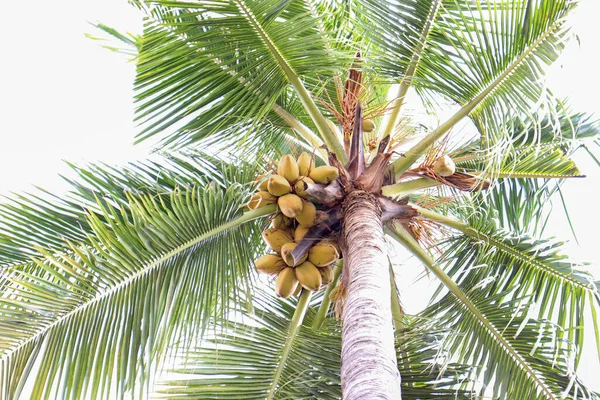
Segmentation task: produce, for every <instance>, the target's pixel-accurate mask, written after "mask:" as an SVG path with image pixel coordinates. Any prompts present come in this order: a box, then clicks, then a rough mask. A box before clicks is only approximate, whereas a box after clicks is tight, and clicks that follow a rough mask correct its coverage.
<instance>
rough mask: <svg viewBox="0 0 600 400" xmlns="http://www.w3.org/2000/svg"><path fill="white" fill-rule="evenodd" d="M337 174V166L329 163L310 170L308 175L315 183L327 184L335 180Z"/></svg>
mask: <svg viewBox="0 0 600 400" xmlns="http://www.w3.org/2000/svg"><path fill="white" fill-rule="evenodd" d="M339 175H340V172H339V171H338V169H337V168H335V167H332V166H330V165H323V166H321V167H317V168H315V169H313V170H312V171H310V174H309V175H308V176H309V178H310V179H312V180H313V181H315V182H316V183H321V184H323V185H327V184H329V183H331V182H333V181H335V180H336V179H337V178H338V176H339Z"/></svg>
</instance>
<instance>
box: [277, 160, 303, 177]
mask: <svg viewBox="0 0 600 400" xmlns="http://www.w3.org/2000/svg"><path fill="white" fill-rule="evenodd" d="M277 173H278V174H279V175H281V176H283V177H284V178H285V179H287V180H288V182H289V183H293V182H295V181H296V179H298V177H299V176H300V172H299V170H298V163H297V162H296V160H295V159H294V157H292V156H291V155H289V154H286V155H285V156H283V157H281V159H280V160H279V165H278V166H277Z"/></svg>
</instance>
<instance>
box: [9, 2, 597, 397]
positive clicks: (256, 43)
mask: <svg viewBox="0 0 600 400" xmlns="http://www.w3.org/2000/svg"><path fill="white" fill-rule="evenodd" d="M133 4H134V5H136V6H137V7H138V8H139V9H140V10H141V11H142V12H143V13H144V18H145V26H144V32H143V34H142V35H141V36H140V37H134V36H128V35H122V34H120V33H118V32H115V31H113V30H111V29H110V28H107V27H102V26H100V27H101V28H103V29H105V30H106V31H107V32H109V33H111V34H113V35H114V36H116V37H117V38H119V39H121V40H122V41H124V42H125V43H126V44H127V45H128V46H132V47H133V48H134V49H135V50H136V53H137V56H136V59H135V60H136V63H137V79H136V82H135V89H136V102H137V120H138V121H139V123H140V125H141V132H140V134H139V140H144V139H147V138H151V137H153V138H159V140H160V146H159V148H158V149H157V153H156V154H154V155H152V156H151V157H150V159H149V160H148V161H146V162H142V163H132V164H130V165H128V166H124V167H111V166H107V165H90V166H86V167H81V166H76V165H73V168H74V170H75V171H76V173H77V175H78V178H77V179H73V180H72V181H71V184H72V190H71V191H70V192H69V193H67V194H66V195H64V196H54V195H52V194H49V193H47V192H44V191H40V192H39V193H34V194H23V195H18V196H15V197H14V198H13V199H12V200H11V201H8V202H6V203H5V204H3V205H1V206H0V215H1V217H0V234H1V236H0V264H1V265H2V273H1V275H0V278H1V280H0V285H2V298H1V305H0V307H1V308H0V309H1V312H0V356H1V364H0V371H1V373H0V382H1V386H0V388H1V390H0V393H1V396H2V398H6V399H14V398H19V396H29V397H27V398H33V399H37V398H73V399H81V398H93V399H96V398H126V397H139V398H147V397H148V396H152V397H153V398H196V399H211V398H214V399H239V398H247V399H250V398H256V399H264V398H269V399H273V398H293V399H301V398H306V399H309V398H310V399H313V398H318V399H337V398H340V397H341V396H342V395H343V397H344V398H345V399H365V398H369V399H371V398H373V399H375V398H381V399H398V398H400V391H402V396H403V398H405V399H408V398H410V399H429V398H454V397H456V398H472V397H476V396H493V398H502V399H538V398H539V399H558V398H564V397H568V398H577V399H579V398H586V399H587V398H598V396H597V394H595V393H593V392H592V391H590V390H589V389H587V388H586V387H585V386H584V384H583V383H582V382H581V381H580V380H579V378H578V377H577V374H576V370H577V367H578V364H579V360H580V357H581V355H582V351H583V344H584V342H585V343H589V342H590V340H589V339H590V338H589V337H588V336H589V332H586V330H585V328H584V327H589V326H590V324H591V325H592V327H593V332H594V334H593V335H595V338H596V348H597V349H598V353H599V357H600V328H599V327H598V318H597V314H598V310H599V308H600V293H599V288H600V285H599V283H598V281H595V280H594V279H593V277H592V275H591V274H590V273H589V272H586V271H585V269H584V268H581V265H579V264H575V263H573V262H571V261H569V260H567V259H566V258H565V257H564V256H563V255H562V254H561V252H560V243H557V242H554V241H551V240H547V239H543V238H542V235H543V230H544V229H543V228H544V225H545V221H546V219H547V217H548V215H549V212H550V209H549V208H548V206H547V205H548V200H549V199H550V197H551V196H552V195H553V193H555V192H556V191H557V190H558V189H559V187H560V183H561V182H562V180H563V179H567V178H575V177H580V176H581V173H580V172H579V170H578V169H577V167H576V165H575V164H574V162H573V161H572V160H571V156H572V155H573V153H574V152H575V151H576V150H577V149H580V148H585V149H587V147H586V146H587V143H590V142H592V141H594V140H597V136H598V132H599V130H598V125H597V124H595V123H592V122H590V119H589V117H587V116H585V115H581V114H577V113H572V112H570V111H569V110H568V108H567V107H566V106H565V104H564V102H563V101H559V99H556V98H554V97H553V96H552V94H551V92H549V91H548V90H547V89H546V87H545V86H544V84H543V80H542V78H543V75H544V71H545V69H546V67H547V66H548V65H549V64H551V63H552V62H553V61H554V60H555V59H556V58H557V56H558V54H559V53H560V50H561V49H562V48H563V45H564V42H565V40H567V39H568V37H569V34H568V29H567V27H566V19H567V16H568V14H569V12H570V11H571V10H572V9H573V7H574V6H575V3H574V2H573V1H570V0H539V1H535V0H527V1H525V0H514V1H503V2H501V1H493V2H491V1H488V2H481V1H475V0H468V1H455V0H406V1H392V0H389V1H371V0H356V1H342V0H340V1H319V0H316V1H310V0H307V1H299V0H298V1H296V0H293V1H284V2H281V1H266V0H261V1H249V0H230V1H221V0H214V1H199V2H183V1H166V0H164V1H152V2H141V1H133ZM411 101H414V102H415V104H416V106H415V107H416V108H414V107H413V108H410V107H411V106H410V104H411V103H410V102H411ZM419 107H422V108H424V109H425V110H427V112H428V113H429V115H437V116H442V115H444V113H447V110H448V109H450V110H452V114H451V116H450V117H448V118H443V119H441V120H442V122H441V123H436V124H435V125H436V126H434V127H433V128H432V129H430V127H429V125H431V122H430V121H429V122H428V121H427V120H426V118H425V117H426V115H425V114H424V113H418V112H415V110H418V109H419ZM365 119H369V120H371V121H375V123H376V125H377V126H378V128H377V129H375V130H374V131H372V132H365V129H363V126H364V127H367V125H368V124H366V123H365V122H364V120H365ZM332 121H335V122H334V123H331V122H332ZM465 122H467V123H468V125H467V126H468V127H470V129H466V128H464V127H463V128H461V127H462V126H464V124H465ZM460 124H463V125H460ZM366 130H368V129H366ZM465 132H467V133H465ZM469 132H471V133H469ZM302 151H307V152H309V153H313V154H315V156H316V157H317V163H318V164H320V165H323V164H331V165H333V166H336V167H338V168H339V173H340V177H339V178H338V179H337V181H335V182H334V183H332V184H330V185H328V186H324V185H323V186H319V185H314V186H312V187H309V188H307V190H309V191H310V193H312V194H313V197H314V200H315V201H319V202H321V203H324V207H323V208H324V209H325V210H328V211H327V212H326V214H327V218H326V219H325V221H324V222H323V224H326V225H327V224H328V225H327V226H328V227H329V228H332V230H333V235H334V237H335V238H337V239H338V240H339V243H340V245H341V247H342V253H343V262H340V263H338V264H337V266H336V269H335V272H334V277H333V280H332V282H331V283H330V284H329V285H328V287H327V289H326V290H325V291H324V292H317V293H312V292H310V291H308V290H303V291H302V293H301V294H300V296H299V297H298V298H293V297H292V298H290V299H278V298H276V297H275V295H274V293H273V291H272V289H271V288H272V286H273V284H272V282H271V281H270V280H269V279H266V278H264V277H260V276H258V275H257V274H256V273H255V270H254V268H253V267H252V260H253V259H255V258H256V257H257V256H259V255H260V254H263V253H264V252H265V245H264V243H263V241H262V239H261V236H260V232H261V230H262V229H263V228H264V227H265V226H266V225H267V224H268V223H269V219H270V218H271V216H272V215H274V213H275V212H276V210H277V207H276V206H275V205H274V204H272V205H268V206H266V207H261V208H257V209H254V210H250V211H245V207H244V206H245V204H246V202H247V201H248V198H249V197H250V195H251V193H252V192H253V191H254V190H255V183H254V181H255V179H256V176H257V175H258V174H259V173H264V172H266V169H268V168H270V166H271V165H272V160H274V159H278V158H279V157H280V156H281V155H283V154H289V153H293V154H298V153H299V152H302ZM590 154H591V153H590ZM442 164H444V165H442ZM453 164H455V165H453ZM323 192H326V194H327V195H328V196H330V197H329V200H327V199H326V198H325V197H323ZM331 198H333V200H331ZM338 226H339V227H338ZM307 235H308V234H307ZM298 247H300V246H298ZM400 251H407V252H409V253H411V254H413V255H414V256H416V258H417V259H418V260H419V261H420V262H422V264H423V265H424V266H425V267H426V269H427V270H428V271H429V272H430V273H432V274H433V275H434V276H435V277H437V278H438V279H439V281H440V287H439V289H438V290H437V291H436V292H435V293H434V294H433V295H432V298H431V302H430V304H429V306H428V307H427V308H426V309H425V310H424V311H422V312H421V313H419V314H418V315H415V316H409V315H405V314H404V312H403V310H402V308H401V306H400V301H399V293H398V290H397V285H396V282H395V279H394V271H397V268H401V267H402V266H399V265H397V261H396V260H395V257H394V254H397V253H398V252H400ZM296 255H298V256H301V254H296ZM332 300H333V301H332ZM406 301H410V299H406ZM332 302H333V303H334V305H335V307H334V308H335V310H334V311H332V310H331V306H332ZM336 315H340V316H341V319H337V318H336Z"/></svg>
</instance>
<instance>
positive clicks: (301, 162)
mask: <svg viewBox="0 0 600 400" xmlns="http://www.w3.org/2000/svg"><path fill="white" fill-rule="evenodd" d="M313 168H315V158H314V157H313V156H312V155H310V154H308V153H306V152H304V153H302V154H300V157H298V173H299V174H300V176H308V174H309V173H310V171H311V170H312V169H313Z"/></svg>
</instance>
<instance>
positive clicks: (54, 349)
mask: <svg viewBox="0 0 600 400" xmlns="http://www.w3.org/2000/svg"><path fill="white" fill-rule="evenodd" d="M233 171H234V168H230V172H228V173H224V174H223V176H222V179H221V180H220V182H221V184H223V185H226V186H228V188H227V189H222V188H220V187H218V186H216V185H214V184H208V185H205V186H198V185H190V187H188V188H184V189H182V190H174V191H171V193H169V194H168V195H166V194H163V195H162V196H161V195H159V196H158V197H154V196H148V195H135V194H127V195H126V197H127V199H128V204H127V206H126V207H124V206H122V205H111V204H110V201H108V202H97V204H96V208H95V209H88V211H87V213H88V216H87V222H86V223H87V225H88V226H89V228H90V232H89V233H86V235H87V239H86V241H82V242H79V243H70V244H65V245H64V246H63V247H64V250H63V251H51V250H45V249H43V248H38V257H36V258H33V259H32V262H29V263H20V264H15V265H8V266H7V267H6V268H5V270H4V273H3V280H4V282H3V291H4V293H11V297H10V298H8V297H7V298H5V299H3V301H2V304H1V313H0V343H1V355H2V357H3V359H4V361H5V363H4V364H3V367H2V370H3V372H2V385H1V386H2V387H3V388H8V389H7V390H14V391H15V392H11V393H10V395H11V396H10V397H13V396H15V395H16V394H17V392H18V390H20V389H21V388H22V387H23V384H24V380H25V379H26V378H27V373H28V369H29V368H31V364H32V363H33V358H31V357H34V356H35V355H38V353H39V368H38V369H37V370H35V381H34V389H33V393H32V396H33V397H34V398H52V397H53V396H59V397H63V396H74V397H76V398H81V397H82V396H83V395H84V394H87V395H90V393H91V396H92V397H93V398H97V397H98V396H99V397H105V396H108V395H109V393H111V392H110V391H111V390H112V391H116V393H123V392H127V391H129V392H132V393H143V392H144V391H147V387H145V386H146V385H147V382H148V379H149V377H150V376H151V374H152V372H153V368H154V366H153V365H154V364H153V363H154V361H155V360H156V358H157V357H159V358H160V357H162V356H164V354H165V353H164V349H165V348H166V345H167V344H168V343H170V342H171V341H172V340H177V338H179V337H182V336H185V335H189V333H190V332H195V333H197V332H198V331H202V330H203V328H204V327H205V324H206V322H205V321H206V318H207V317H208V316H211V315H213V316H214V315H220V316H223V315H224V313H225V310H226V302H223V300H222V299H223V298H227V297H229V296H233V298H236V297H237V296H238V295H239V291H240V290H245V289H244V288H247V286H248V284H249V279H250V272H249V269H248V265H249V263H250V260H251V259H253V258H254V256H255V249H256V246H260V247H262V241H261V240H260V236H259V234H258V233H259V232H258V230H257V229H256V228H257V227H256V225H254V224H250V225H244V226H239V225H241V224H242V223H243V222H245V221H249V220H251V219H252V218H256V217H258V216H260V215H266V213H267V212H272V210H270V209H264V208H263V209H261V210H258V211H255V212H250V213H248V214H244V215H242V213H241V205H242V203H243V202H244V201H245V199H246V197H247V193H248V192H247V191H246V190H245V189H244V188H243V187H242V186H241V185H239V184H236V183H235V181H228V180H227V179H226V176H227V175H228V174H229V175H233ZM215 172H216V171H215ZM136 178H139V177H136ZM110 182H111V183H110V185H114V184H115V183H114V182H118V177H116V179H115V180H113V181H110ZM120 201H122V199H117V203H119V202H120ZM98 210H100V212H99V211H98ZM240 242H244V243H247V246H235V245H233V246H232V243H240ZM223 296H225V297H223ZM150 299H151V300H150ZM17 326H18V329H15V327H17ZM117 354H120V356H119V357H116V355H117ZM57 356H58V357H59V358H58V359H60V360H61V362H60V363H57V362H56V360H57V358H56V357H57ZM115 368H116V369H115ZM115 371H116V375H114V376H113V374H115ZM55 390H56V391H55Z"/></svg>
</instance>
